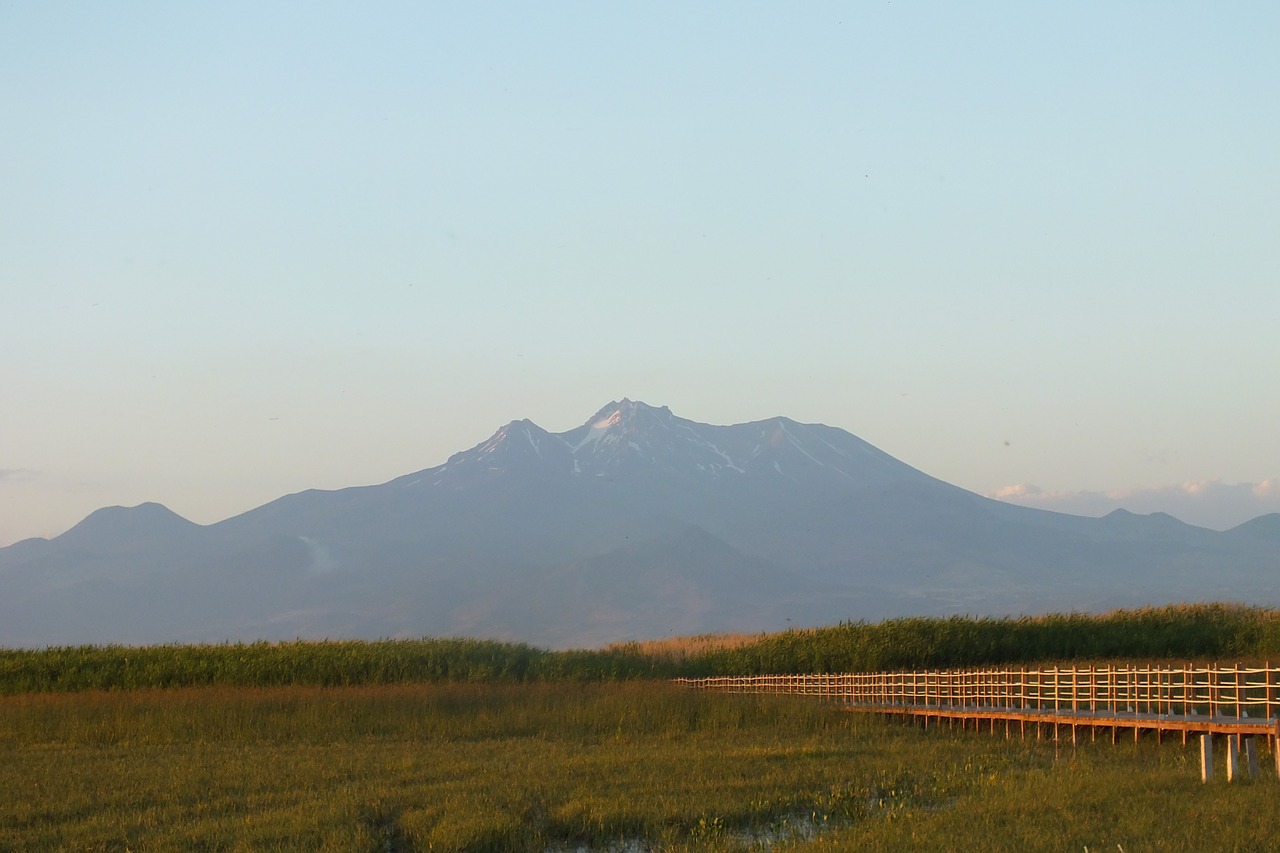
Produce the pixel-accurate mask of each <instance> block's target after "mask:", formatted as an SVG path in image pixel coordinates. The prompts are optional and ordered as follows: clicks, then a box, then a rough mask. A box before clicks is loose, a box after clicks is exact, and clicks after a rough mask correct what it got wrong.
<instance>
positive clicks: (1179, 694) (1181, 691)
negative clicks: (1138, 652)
mask: <svg viewBox="0 0 1280 853" xmlns="http://www.w3.org/2000/svg"><path fill="white" fill-rule="evenodd" d="M677 681H678V682H679V683H681V684H685V685H687V686H689V687H695V688H700V689H704V690H720V691H725V692H731V693H777V694H783V693H785V694H795V695H803V696H818V697H822V698H825V699H830V700H834V701H838V702H842V703H843V704H845V705H848V706H851V707H857V708H866V709H869V710H870V709H875V708H886V709H887V708H911V709H930V708H936V709H939V710H941V709H972V710H975V711H976V710H982V709H993V710H995V709H998V710H1002V711H1018V712H1027V713H1036V712H1039V713H1049V714H1053V715H1066V714H1076V715H1079V716H1082V717H1093V718H1101V717H1124V716H1130V717H1137V716H1143V717H1148V716H1149V717H1165V718H1182V719H1185V720H1188V721H1190V720H1217V721H1222V722H1228V721H1230V720H1233V719H1234V720H1239V721H1241V722H1244V721H1246V720H1248V721H1250V722H1255V721H1256V722H1263V721H1273V720H1276V719H1277V716H1278V715H1280V667H1272V666H1271V665H1270V664H1266V665H1264V666H1244V665H1241V664H1234V665H1229V666H1220V665H1217V664H1214V665H1209V666H1204V665H1199V666H1195V665H1190V664H1188V665H1186V666H1090V667H1053V668H1048V669H1045V668H1041V669H1036V668H1028V667H1016V668H1013V667H997V668H989V669H964V670H930V671H921V672H878V673H850V674H843V675H757V676H745V677H717V678H682V679H678V680H677Z"/></svg>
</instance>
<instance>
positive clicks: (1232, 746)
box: [1227, 735, 1240, 782]
mask: <svg viewBox="0 0 1280 853" xmlns="http://www.w3.org/2000/svg"><path fill="white" fill-rule="evenodd" d="M1239 778H1240V736H1239V735H1227V781H1228V782H1234V781H1235V780H1237V779H1239Z"/></svg>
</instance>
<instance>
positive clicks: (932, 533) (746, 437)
mask: <svg viewBox="0 0 1280 853" xmlns="http://www.w3.org/2000/svg"><path fill="white" fill-rule="evenodd" d="M1277 557H1280V522H1278V521H1277V519H1276V518H1272V517H1263V518H1261V519H1256V520H1255V521H1253V522H1249V523H1248V524H1247V525H1242V526H1241V527H1240V528H1237V529H1236V530H1235V531H1228V532H1226V533H1218V532H1215V531H1210V530H1204V529H1201V528H1196V527H1191V526H1189V525H1185V524H1182V523H1181V522H1178V521H1177V520H1175V519H1173V518H1170V517H1168V516H1161V515H1159V514H1157V515H1155V516H1135V515H1132V514H1129V513H1123V512H1117V513H1113V514H1112V515H1110V516H1107V517H1106V518H1104V519H1089V518H1079V517H1074V516H1066V515H1060V514H1056V513H1049V512H1043V511H1038V510H1032V509H1026V508H1022V507H1015V506H1011V505H1008V504H1003V503H999V502H996V501H991V500H988V499H985V498H982V497H979V496H977V495H974V494H972V493H970V492H966V491H964V490H962V489H958V488H956V487H954V486H951V485H948V484H946V483H943V482H941V481H939V480H936V479H934V478H932V477H929V476H928V475H926V474H924V473H922V472H920V471H918V470H916V469H914V468H912V467H910V466H909V465H906V464H904V463H902V462H899V461H898V460H896V459H894V458H892V457H891V456H889V455H887V454H885V453H883V452H882V451H880V450H877V449H876V448H874V447H872V446H871V445H869V444H867V443H866V442H864V441H862V440H861V439H859V438H857V437H855V436H853V435H851V434H849V433H847V432H845V431H843V430H840V429H835V428H832V427H828V426H822V425H816V424H800V423H796V422H795V421H792V420H789V419H787V418H782V417H779V418H771V419H769V420H765V421H757V422H754V423H747V424H737V425H733V426H712V425H708V424H701V423H697V422H694V421H689V420H685V419H683V418H679V417H676V416H675V415H674V414H672V413H671V411H670V410H668V409H667V408H665V407H663V408H656V407H652V406H648V405H645V404H643V403H638V402H633V401H630V400H623V401H621V402H614V403H610V404H609V405H607V406H605V407H604V408H603V409H601V410H600V411H599V412H597V413H596V414H595V415H594V416H593V417H592V418H590V419H589V420H588V421H587V422H586V423H584V424H582V425H581V426H579V427H577V428H575V429H572V430H569V431H567V432H562V433H550V432H547V431H546V430H543V429H542V428H541V427H539V426H537V425H536V424H533V423H531V422H530V421H527V420H520V421H513V422H511V423H509V424H507V425H506V426H504V427H502V428H501V429H499V430H498V431H497V432H496V433H495V434H494V435H493V436H492V437H491V438H489V439H488V440H487V441H485V442H483V443H481V444H479V445H477V446H475V447H473V448H471V449H470V450H466V451H463V452H461V453H457V454H454V455H453V456H452V457H450V458H449V460H448V461H447V462H445V463H444V464H443V465H440V466H437V467H435V468H429V469H426V470H423V471H418V472H415V473H413V474H408V475H406V476H403V477H400V478H397V479H395V480H392V481H390V482H388V483H384V484H382V485H378V486H366V487H359V488H350V489H343V490H339V491H333V492H320V491H308V492H302V493H299V494H295V495H289V496H287V497H283V498H280V499H279V500H276V501H273V502H271V503H269V504H266V505H265V506H262V507H259V508H257V509H255V510H251V511H250V512H247V513H244V514H243V515H240V516H237V517H235V518H231V519H228V520H226V521H223V522H220V523H218V524H214V525H210V526H207V527H201V526H198V525H194V524H191V523H189V522H186V521H184V520H183V519H181V518H179V517H177V516H176V515H174V514H172V513H170V512H169V511H168V510H166V509H164V508H163V507H160V506H158V505H155V504H144V505H142V506H140V507H135V508H133V509H128V510H126V509H122V508H119V507H115V508H110V509H104V510H99V511H98V512H95V513H93V514H92V515H90V516H89V517H88V518H86V519H85V521H83V522H82V523H81V524H79V525H77V526H76V527H75V528H73V529H72V530H70V531H68V532H67V533H65V534H63V535H62V536H59V537H56V538H55V539H53V540H49V541H45V540H28V541H26V542H20V543H17V544H15V545H13V546H11V547H10V548H6V549H0V585H2V588H3V590H4V593H3V597H2V599H0V644H4V645H44V644H51V643H55V644H57V643H79V642H107V641H118V642H160V641H196V640H207V641H220V640H225V639H249V640H251V639H257V638H265V639H279V638H293V637H297V636H302V637H384V636H408V635H422V634H434V635H470V636H489V637H500V638H510V639H520V640H527V641H531V642H534V643H538V644H543V645H550V646H569V645H595V644H599V643H603V642H608V641H613V640H620V639H632V638H645V637H658V636H663V635H666V634H688V633H699V632H707V631H729V630H732V631H758V630H775V629H779V628H783V627H786V626H788V625H804V624H811V625H812V624H825V623H830V622H835V621H839V620H842V619H856V618H881V617H885V616H890V615H902V614H946V613H954V612H963V613H974V614H978V613H991V614H995V613H1008V612H1037V611H1044V610H1064V609H1073V608H1075V609H1094V610H1096V609H1105V608H1110V607H1116V606H1133V605H1142V604H1147V603H1151V604H1156V603H1165V602H1171V601H1182V600H1204V599H1229V600H1243V601H1252V602H1256V603H1273V602H1274V601H1275V599H1276V596H1275V595H1274V594H1273V593H1272V592H1271V590H1272V588H1273V587H1274V586H1275V581H1276V579H1277V568H1280V560H1278V559H1277Z"/></svg>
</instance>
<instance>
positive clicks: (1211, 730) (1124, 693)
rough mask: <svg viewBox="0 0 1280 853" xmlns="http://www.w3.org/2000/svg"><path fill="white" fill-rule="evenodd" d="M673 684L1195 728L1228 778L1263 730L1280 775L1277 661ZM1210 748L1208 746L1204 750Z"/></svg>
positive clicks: (934, 715) (971, 715)
mask: <svg viewBox="0 0 1280 853" xmlns="http://www.w3.org/2000/svg"><path fill="white" fill-rule="evenodd" d="M676 681H677V683H680V684H683V685H686V686H688V687H692V688H697V689H701V690H717V691H722V692H728V693H771V694H779V695H781V694H789V695H800V696H816V697H819V698H822V699H826V700H830V701H835V702H839V703H841V704H842V705H843V706H844V707H846V708H848V709H849V710H852V711H869V712H877V713H885V714H891V715H901V716H909V717H913V718H921V719H923V720H924V721H925V724H926V725H927V724H928V722H929V720H931V719H935V720H936V719H947V720H960V721H961V723H962V724H964V723H965V722H966V721H969V720H973V721H975V725H977V721H987V722H990V724H991V727H992V729H994V728H995V724H996V721H998V720H1002V721H1004V722H1005V724H1006V732H1008V731H1009V728H1008V727H1009V726H1010V724H1012V723H1014V722H1017V723H1018V724H1019V725H1020V727H1021V731H1022V732H1023V733H1024V735H1025V728H1026V725H1027V724H1028V723H1033V724H1034V725H1035V726H1036V731H1037V734H1038V733H1039V727H1040V726H1041V725H1052V726H1053V727H1054V728H1053V733H1054V738H1055V739H1056V738H1057V734H1058V727H1059V726H1070V727H1071V736H1072V740H1073V741H1074V740H1075V735H1076V729H1077V728H1078V727H1084V726H1087V727H1091V728H1092V729H1094V730H1095V733H1096V729H1097V728H1099V727H1102V728H1110V729H1111V730H1112V739H1113V740H1114V739H1115V731H1116V730H1117V729H1133V732H1134V736H1135V737H1137V736H1138V735H1139V734H1140V732H1141V731H1142V730H1144V729H1145V730H1154V731H1156V732H1157V734H1159V733H1162V732H1165V731H1177V732H1181V733H1182V739H1183V742H1184V743H1185V742H1186V738H1187V735H1188V734H1189V733H1199V734H1201V735H1202V736H1203V738H1207V739H1209V740H1205V741H1203V742H1202V744H1201V747H1202V760H1205V761H1208V762H1209V763H1208V764H1207V765H1203V766H1202V770H1203V772H1204V776H1205V778H1206V779H1207V778H1208V777H1209V776H1210V775H1211V773H1212V750H1211V748H1210V746H1206V744H1210V745H1211V739H1212V737H1213V735H1214V734H1227V735H1229V736H1230V737H1231V738H1234V740H1231V744H1232V745H1231V746H1230V747H1229V750H1228V753H1229V764H1228V777H1229V778H1230V777H1232V776H1233V775H1234V773H1233V768H1234V766H1235V765H1234V762H1235V761H1236V758H1235V756H1236V755H1237V749H1238V748H1239V747H1240V746H1242V745H1244V746H1247V752H1248V756H1249V761H1250V767H1251V768H1252V767H1253V762H1254V758H1253V754H1254V753H1253V744H1252V741H1251V740H1250V742H1249V743H1248V744H1244V741H1243V740H1242V738H1246V737H1250V738H1251V736H1253V735H1266V736H1267V737H1268V738H1269V739H1270V740H1271V745H1272V752H1273V753H1274V754H1275V756H1276V770H1277V773H1280V667H1272V666H1271V665H1270V664H1269V663H1268V664H1266V665H1264V666H1260V667H1256V666H1254V667H1251V666H1244V665H1242V664H1232V665H1226V666H1223V665H1219V664H1212V665H1208V666H1205V665H1192V664H1187V665H1185V666H1089V667H1056V666H1055V667H1052V668H1035V667H992V668H982V669H950V670H925V671H916V672H875V673H846V674H838V675H834V674H833V675H756V676H742V677H735V676H722V677H714V678H680V679H676ZM1205 750H1208V752H1206V751H1205Z"/></svg>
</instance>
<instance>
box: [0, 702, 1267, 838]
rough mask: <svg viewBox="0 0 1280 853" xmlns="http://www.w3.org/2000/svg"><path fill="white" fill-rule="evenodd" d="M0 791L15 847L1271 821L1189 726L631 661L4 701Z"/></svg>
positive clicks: (1192, 832) (801, 834)
mask: <svg viewBox="0 0 1280 853" xmlns="http://www.w3.org/2000/svg"><path fill="white" fill-rule="evenodd" d="M1263 757H1264V762H1265V760H1267V759H1269V756H1265V755H1264V756H1263ZM0 791H3V792H4V796H3V797H2V798H0V850H6V851H8V850H12V851H37V850H38V851H48V850H82V851H125V850H135V851H138V850H146V851H168V850H184V851H188V850H210V851H212V850H279V851H294V850H296V851H303V850H307V851H314V850H341V851H388V850H396V851H402V853H404V851H427V850H432V851H537V852H538V853H541V851H546V850H576V849H578V848H579V847H580V846H586V847H589V848H591V849H593V850H597V849H598V850H604V849H607V848H609V847H610V846H611V845H614V846H615V848H617V846H618V845H622V844H624V843H626V842H640V843H643V844H644V845H646V848H647V849H655V850H656V849H661V850H698V851H701V850H708V851H729V850H745V849H753V848H754V849H760V848H762V847H764V846H766V842H768V843H771V844H774V845H775V846H782V847H784V848H786V849H792V848H794V849H815V850H816V849H823V850H910V849H982V850H1005V849H1007V850H1020V851H1027V850H1082V849H1083V847H1084V846H1086V845H1087V846H1088V847H1089V849H1090V850H1100V849H1106V850H1115V849H1116V847H1117V845H1121V846H1123V849H1125V850H1130V851H1133V850H1152V849H1162V850H1206V849H1213V850H1231V849H1237V850H1263V849H1268V845H1269V844H1270V842H1271V838H1272V829H1271V828H1272V827H1273V826H1274V825H1275V821H1276V820H1277V818H1280V785H1277V783H1276V782H1275V780H1274V779H1270V778H1267V779H1262V780H1258V781H1256V782H1252V783H1237V784H1233V785H1230V786H1228V785H1226V784H1224V783H1215V784H1212V785H1209V786H1203V785H1201V784H1200V783H1199V781H1198V776H1197V773H1196V769H1195V755H1194V752H1193V750H1192V749H1191V748H1187V749H1185V750H1184V749H1183V748H1181V747H1177V746H1169V745H1168V744H1166V745H1165V746H1163V747H1157V746H1156V745H1155V743H1154V741H1151V740H1144V742H1143V743H1141V744H1139V745H1137V746H1135V745H1133V744H1132V743H1125V744H1123V745H1121V746H1116V747H1113V746H1111V745H1110V744H1109V743H1108V744H1106V745H1105V746H1104V745H1102V744H1097V745H1094V744H1082V745H1081V746H1080V747H1079V748H1076V749H1072V748H1071V747H1068V746H1065V745H1058V746H1056V747H1055V745H1054V744H1053V743H1052V742H1050V741H1047V740H1046V741H1036V740H1029V741H1021V740H1012V741H1007V740H1005V739H1004V738H1002V737H993V736H991V735H987V734H974V733H972V732H969V733H963V734H962V733H959V732H949V731H947V730H946V729H941V730H939V729H934V730H931V731H929V732H924V731H921V730H920V729H916V728H912V727H910V726H907V725H903V724H900V723H890V722H886V721H883V720H881V719H879V718H878V717H873V716H867V715H860V714H849V713H845V712H842V711H840V710H839V709H837V708H836V707H834V706H832V705H827V704H823V703H819V702H816V701H810V700H805V699H802V698H798V697H768V696H722V695H714V694H706V693H699V692H694V691H682V690H679V689H677V688H674V687H672V686H670V685H668V684H665V683H654V682H639V681H637V682H630V683H623V684H616V683H606V684H534V685H458V684H443V685H401V686H387V687H332V688H319V687H272V688H198V689H181V690H143V691H115V692H84V693H77V694H29V695H23V696H12V697H6V698H0Z"/></svg>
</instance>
